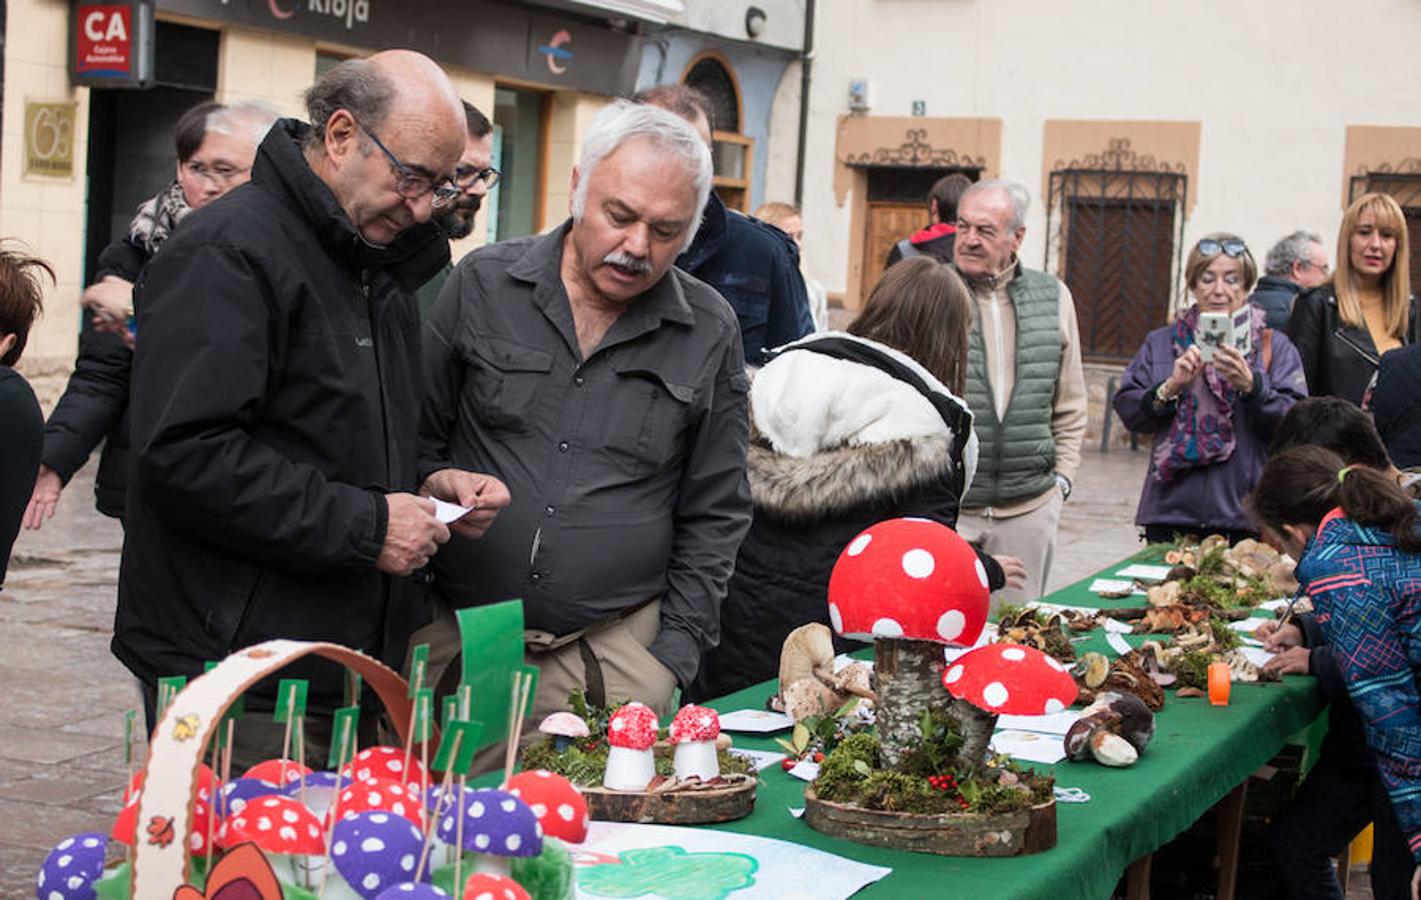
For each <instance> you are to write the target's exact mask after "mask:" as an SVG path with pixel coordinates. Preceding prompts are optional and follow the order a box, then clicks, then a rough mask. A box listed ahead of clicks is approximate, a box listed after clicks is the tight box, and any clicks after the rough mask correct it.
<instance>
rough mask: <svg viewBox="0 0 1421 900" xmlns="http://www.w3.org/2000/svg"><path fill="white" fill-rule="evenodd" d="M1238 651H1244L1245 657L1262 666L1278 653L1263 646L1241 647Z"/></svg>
mask: <svg viewBox="0 0 1421 900" xmlns="http://www.w3.org/2000/svg"><path fill="white" fill-rule="evenodd" d="M1238 652H1240V653H1242V654H1243V655H1244V657H1245V658H1246V659H1247V660H1248V661H1249V662H1251V663H1253V664H1254V665H1255V666H1262V665H1263V664H1264V663H1266V662H1268V660H1270V659H1272V658H1273V657H1275V656H1277V655H1278V654H1276V653H1269V652H1268V651H1267V650H1264V649H1263V648H1262V647H1239V648H1238Z"/></svg>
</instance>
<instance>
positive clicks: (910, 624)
mask: <svg viewBox="0 0 1421 900" xmlns="http://www.w3.org/2000/svg"><path fill="white" fill-rule="evenodd" d="M988 602H989V600H988V591H987V572H986V569H985V568H984V567H983V566H982V562H981V560H979V559H978V558H977V552H976V551H975V550H973V549H972V546H971V545H970V544H968V543H967V542H966V541H964V540H963V539H962V538H961V537H960V536H958V534H957V532H955V531H953V530H952V529H951V528H949V527H947V526H946V525H944V524H942V523H941V522H934V521H932V520H929V519H916V518H906V519H889V520H887V521H884V522H879V523H878V524H876V525H873V526H872V527H870V528H868V529H867V530H865V531H863V532H861V533H860V534H859V535H857V536H856V537H855V538H854V539H853V540H851V541H849V543H848V546H846V547H845V548H844V550H843V552H842V553H840V554H839V559H838V561H837V562H835V563H834V571H833V572H832V573H831V574H830V576H829V622H830V624H831V625H832V626H833V628H834V630H835V631H836V632H838V633H839V634H841V635H843V636H844V637H851V638H859V639H861V640H871V641H873V642H874V681H875V683H876V696H877V710H876V717H877V731H878V738H879V745H880V747H881V750H882V756H883V762H884V765H885V766H887V767H888V768H890V769H892V768H896V767H897V766H898V764H899V763H901V762H902V760H903V759H904V757H905V756H906V755H907V753H908V752H909V751H910V750H911V748H912V747H913V746H915V745H916V743H917V742H918V741H919V740H920V739H921V731H920V728H919V720H920V717H921V715H922V712H923V711H924V710H925V709H929V708H933V707H935V706H936V707H946V706H947V701H946V699H945V698H943V696H942V693H941V688H940V687H939V679H940V678H941V673H942V668H943V654H942V648H941V646H940V645H942V644H957V645H963V646H968V645H971V644H972V643H973V642H975V641H976V640H977V637H978V636H979V635H980V634H981V633H982V628H983V627H984V626H985V625H986V622H987V610H988Z"/></svg>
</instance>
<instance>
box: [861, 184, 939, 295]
mask: <svg viewBox="0 0 1421 900" xmlns="http://www.w3.org/2000/svg"><path fill="white" fill-rule="evenodd" d="M867 222H868V224H867V229H868V230H867V232H866V233H865V234H864V242H863V253H864V259H863V284H862V287H863V290H862V293H860V294H859V296H860V297H862V298H863V300H865V301H867V300H868V294H869V292H870V291H872V290H873V286H874V285H875V284H878V279H879V277H880V276H881V275H882V274H883V264H884V263H885V262H887V260H888V251H889V250H892V249H893V245H894V244H896V243H898V242H899V241H901V240H902V239H903V238H905V237H907V236H908V235H910V234H912V233H914V232H915V231H917V230H918V229H920V228H922V227H923V226H924V225H926V224H927V213H926V212H924V210H923V204H922V202H921V201H919V202H917V203H912V204H907V203H889V202H874V201H870V202H869V204H868V216H867Z"/></svg>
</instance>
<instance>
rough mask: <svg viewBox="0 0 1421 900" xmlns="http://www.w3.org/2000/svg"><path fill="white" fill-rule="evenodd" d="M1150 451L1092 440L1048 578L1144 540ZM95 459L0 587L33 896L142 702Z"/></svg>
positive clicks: (11, 887)
mask: <svg viewBox="0 0 1421 900" xmlns="http://www.w3.org/2000/svg"><path fill="white" fill-rule="evenodd" d="M1145 462H1146V456H1145V453H1144V452H1143V451H1139V452H1131V451H1128V450H1117V451H1114V452H1111V453H1107V454H1101V453H1097V452H1093V451H1092V452H1087V453H1086V459H1085V463H1084V465H1083V467H1082V468H1083V471H1082V473H1081V476H1080V478H1079V479H1078V482H1077V485H1076V489H1075V494H1074V495H1073V497H1072V499H1071V502H1070V503H1069V504H1067V506H1066V509H1065V513H1064V514H1063V516H1062V522H1061V532H1060V542H1059V549H1058V551H1057V554H1056V563H1055V567H1054V569H1053V572H1052V575H1051V586H1052V587H1053V588H1055V587H1059V586H1060V585H1063V584H1068V583H1070V582H1072V581H1075V580H1077V579H1079V578H1083V577H1085V576H1086V575H1088V574H1090V573H1091V572H1093V571H1095V570H1097V569H1099V568H1100V567H1102V566H1104V565H1107V564H1109V563H1110V562H1112V561H1114V560H1116V559H1119V558H1120V557H1122V556H1124V555H1126V554H1127V553H1129V552H1131V551H1132V550H1133V549H1135V548H1136V547H1137V546H1138V544H1137V541H1136V537H1135V530H1134V527H1133V526H1132V525H1131V524H1130V523H1131V519H1132V518H1133V516H1134V509H1135V501H1136V498H1137V497H1138V496H1139V486H1140V483H1141V479H1142V477H1143V473H1144V467H1145ZM93 470H94V466H92V465H90V466H89V467H87V468H86V469H84V470H83V471H82V472H80V473H79V474H78V475H77V476H76V477H75V478H74V480H73V482H72V483H71V484H70V485H69V487H68V489H67V490H66V491H65V493H64V497H63V499H62V500H61V501H60V505H59V512H58V514H57V515H56V516H55V518H54V519H53V520H51V521H49V522H47V523H46V524H45V526H44V528H43V529H41V530H40V531H38V532H25V533H23V534H22V535H21V537H20V540H19V541H18V543H17V546H16V548H15V553H14V559H13V560H12V562H11V564H10V577H9V582H8V583H7V585H6V588H5V590H4V591H3V592H0V629H3V638H4V650H3V652H0V685H3V691H4V700H3V701H0V710H3V713H0V897H3V898H19V897H26V896H32V895H33V890H34V887H33V885H34V881H33V879H34V874H35V873H36V872H37V871H38V869H39V863H40V861H41V860H42V859H43V856H44V853H45V852H46V851H47V850H48V849H49V848H50V847H51V846H53V845H54V844H55V843H56V842H58V841H59V840H61V839H62V838H64V837H65V836H67V835H69V834H73V833H75V832H77V831H83V830H88V829H93V830H98V831H104V832H107V830H108V828H109V825H110V824H111V822H112V820H113V816H114V815H115V814H116V813H117V812H118V808H119V795H120V792H121V790H122V787H123V784H124V782H125V780H126V777H127V776H126V771H125V769H124V765H123V714H124V711H125V710H128V709H132V708H134V707H136V706H137V705H138V702H139V701H138V691H137V689H136V688H135V686H134V682H133V680H132V679H131V677H130V676H129V675H128V673H127V671H126V670H125V669H124V668H123V667H122V666H120V665H119V664H118V662H117V661H115V660H114V658H113V657H112V656H111V655H110V654H109V649H108V645H109V637H110V634H111V630H112V626H113V603H114V583H115V579H116V577H117V574H118V558H119V547H120V545H121V543H122V539H123V533H122V530H121V529H120V528H119V526H118V524H117V523H116V522H114V521H113V520H111V519H106V518H104V517H103V516H101V515H99V514H98V513H96V512H95V511H94V509H93Z"/></svg>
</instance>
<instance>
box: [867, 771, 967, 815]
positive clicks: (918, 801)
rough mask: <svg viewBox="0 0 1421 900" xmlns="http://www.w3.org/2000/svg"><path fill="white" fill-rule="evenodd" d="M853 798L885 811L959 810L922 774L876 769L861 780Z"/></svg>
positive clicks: (944, 793) (950, 799)
mask: <svg viewBox="0 0 1421 900" xmlns="http://www.w3.org/2000/svg"><path fill="white" fill-rule="evenodd" d="M854 802H855V803H857V804H858V805H859V806H863V807H866V808H868V809H881V810H884V811H885V812H914V813H946V812H958V811H959V807H958V805H957V804H956V803H955V802H953V797H952V795H951V794H949V793H948V792H946V791H940V790H938V789H937V788H935V787H933V786H932V785H930V784H928V782H927V780H926V779H924V778H919V777H917V776H915V775H907V774H905V773H903V772H894V771H892V770H889V769H879V770H877V771H875V772H874V773H873V774H871V775H869V776H868V777H867V778H865V779H864V780H863V784H862V785H860V786H859V791H858V796H857V797H855V799H854Z"/></svg>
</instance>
